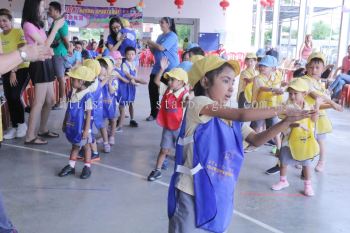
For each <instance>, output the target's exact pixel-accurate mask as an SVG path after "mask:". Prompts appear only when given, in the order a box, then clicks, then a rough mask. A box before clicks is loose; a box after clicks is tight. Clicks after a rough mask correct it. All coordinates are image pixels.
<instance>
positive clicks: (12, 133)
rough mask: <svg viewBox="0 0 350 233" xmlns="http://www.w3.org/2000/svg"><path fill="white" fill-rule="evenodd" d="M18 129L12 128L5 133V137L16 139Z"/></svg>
mask: <svg viewBox="0 0 350 233" xmlns="http://www.w3.org/2000/svg"><path fill="white" fill-rule="evenodd" d="M16 133H17V129H16V128H11V129H10V130H9V131H7V133H6V134H5V135H4V139H6V140H10V139H14V138H15V137H16Z"/></svg>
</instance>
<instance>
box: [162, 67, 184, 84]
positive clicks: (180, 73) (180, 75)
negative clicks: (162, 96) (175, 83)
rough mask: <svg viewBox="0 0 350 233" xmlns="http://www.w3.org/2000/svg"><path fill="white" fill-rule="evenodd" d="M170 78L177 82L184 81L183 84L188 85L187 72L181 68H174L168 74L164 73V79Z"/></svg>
mask: <svg viewBox="0 0 350 233" xmlns="http://www.w3.org/2000/svg"><path fill="white" fill-rule="evenodd" d="M170 77H171V78H174V79H177V80H179V81H184V83H186V84H187V83H188V75H187V72H186V71H185V70H184V69H182V68H174V69H172V70H170V71H169V72H166V73H165V74H164V78H165V79H168V78H170Z"/></svg>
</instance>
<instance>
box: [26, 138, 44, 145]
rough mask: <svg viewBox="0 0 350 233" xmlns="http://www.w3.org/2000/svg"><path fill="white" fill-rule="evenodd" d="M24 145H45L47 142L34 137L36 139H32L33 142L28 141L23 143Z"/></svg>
mask: <svg viewBox="0 0 350 233" xmlns="http://www.w3.org/2000/svg"><path fill="white" fill-rule="evenodd" d="M38 139H39V140H41V141H42V142H37V141H36V140H38ZM24 144H25V145H46V144H47V141H45V140H42V139H41V138H38V137H36V138H34V139H33V140H30V141H28V142H27V141H25V142H24Z"/></svg>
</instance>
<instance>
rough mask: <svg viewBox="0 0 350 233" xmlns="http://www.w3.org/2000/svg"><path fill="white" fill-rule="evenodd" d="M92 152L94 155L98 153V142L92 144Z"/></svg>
mask: <svg viewBox="0 0 350 233" xmlns="http://www.w3.org/2000/svg"><path fill="white" fill-rule="evenodd" d="M91 150H92V152H93V153H95V152H97V143H96V140H94V141H93V142H92V143H91Z"/></svg>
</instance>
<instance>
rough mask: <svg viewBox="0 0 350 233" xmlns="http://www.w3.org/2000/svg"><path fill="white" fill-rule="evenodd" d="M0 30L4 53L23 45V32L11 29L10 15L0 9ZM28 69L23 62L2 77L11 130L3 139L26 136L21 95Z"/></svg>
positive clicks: (26, 82) (26, 64)
mask: <svg viewBox="0 0 350 233" xmlns="http://www.w3.org/2000/svg"><path fill="white" fill-rule="evenodd" d="M0 28H1V30H2V33H1V34H0V38H1V41H2V44H3V52H4V53H11V52H13V51H16V50H17V49H18V48H21V47H22V46H24V45H25V43H26V41H25V40H24V34H23V31H22V29H18V28H13V22H12V15H11V12H10V11H9V10H8V9H0ZM28 67H29V63H28V62H23V63H22V64H20V65H19V66H17V67H16V68H15V69H12V70H11V71H10V72H7V73H6V74H4V75H3V87H4V93H5V97H6V101H7V103H8V107H9V112H10V118H11V123H12V128H11V129H10V130H9V131H8V132H7V133H6V134H5V135H4V139H13V138H21V137H24V136H25V135H26V131H27V125H26V124H25V120H24V106H23V103H22V101H21V95H22V92H23V90H24V89H25V88H26V86H27V84H28V81H29V76H28Z"/></svg>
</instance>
